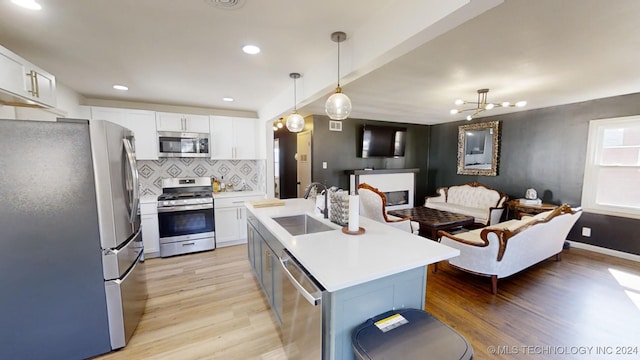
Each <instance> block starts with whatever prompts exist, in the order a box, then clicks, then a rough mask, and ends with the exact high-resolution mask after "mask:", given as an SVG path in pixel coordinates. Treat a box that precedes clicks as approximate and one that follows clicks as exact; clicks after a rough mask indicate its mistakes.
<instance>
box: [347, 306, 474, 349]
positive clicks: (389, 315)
mask: <svg viewBox="0 0 640 360" xmlns="http://www.w3.org/2000/svg"><path fill="white" fill-rule="evenodd" d="M351 342H352V347H353V351H354V353H355V356H356V359H358V360H391V359H402V360H426V359H438V360H449V359H451V360H459V359H464V360H468V359H473V348H472V347H471V344H469V342H468V341H467V340H466V339H465V338H464V337H463V336H462V335H460V334H458V332H456V331H455V330H453V329H452V328H450V327H449V326H447V325H445V324H443V323H442V322H441V321H440V320H438V319H436V318H434V317H433V316H432V315H431V314H429V313H428V312H425V311H422V310H419V309H400V310H392V311H387V312H385V313H383V314H380V315H378V316H375V317H373V318H371V319H369V320H367V321H366V322H365V323H364V324H362V325H360V326H358V327H357V328H356V329H355V330H354V331H353V333H352V334H351Z"/></svg>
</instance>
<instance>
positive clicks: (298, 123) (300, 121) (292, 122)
mask: <svg viewBox="0 0 640 360" xmlns="http://www.w3.org/2000/svg"><path fill="white" fill-rule="evenodd" d="M289 77H290V78H292V79H293V112H292V113H291V115H289V116H287V122H286V124H287V129H289V131H291V132H294V133H296V132H300V131H302V129H304V118H303V117H302V115H300V114H298V109H297V108H296V106H297V100H296V92H297V91H296V90H297V88H296V79H299V78H300V74H299V73H291V74H289Z"/></svg>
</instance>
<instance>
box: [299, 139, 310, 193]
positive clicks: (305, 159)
mask: <svg viewBox="0 0 640 360" xmlns="http://www.w3.org/2000/svg"><path fill="white" fill-rule="evenodd" d="M296 163H297V168H298V171H297V174H298V181H297V183H296V184H297V185H298V197H299V198H300V197H302V196H303V195H304V192H305V190H306V189H307V187H308V186H309V184H311V131H303V132H301V133H298V146H297V148H296Z"/></svg>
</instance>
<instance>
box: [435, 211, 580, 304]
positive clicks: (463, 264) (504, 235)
mask: <svg viewBox="0 0 640 360" xmlns="http://www.w3.org/2000/svg"><path fill="white" fill-rule="evenodd" d="M580 215H582V209H580V208H577V209H572V208H571V207H569V206H568V205H566V204H564V205H562V206H560V207H558V208H556V209H555V210H551V211H547V212H544V213H541V214H538V215H535V216H527V217H524V218H523V219H521V220H509V221H505V222H502V223H499V224H496V225H492V226H488V227H485V228H482V229H476V230H473V231H469V232H465V233H459V234H456V235H453V234H450V233H448V232H446V231H439V232H438V235H439V236H441V237H440V242H441V243H442V244H444V245H447V246H450V247H453V248H456V249H458V250H460V256H457V257H455V258H452V259H450V260H449V263H450V264H451V265H454V266H455V267H458V268H460V269H462V270H466V271H469V272H472V273H475V274H479V275H485V276H490V277H491V292H492V293H493V294H495V293H496V292H497V291H498V279H500V278H504V277H507V276H509V275H512V274H515V273H517V272H519V271H521V270H524V269H526V268H528V267H530V266H532V265H534V264H537V263H539V262H540V261H542V260H545V259H547V258H549V257H551V256H553V255H555V256H556V259H557V260H558V261H559V260H560V255H561V253H562V248H563V245H564V242H565V240H566V238H567V235H568V234H569V231H570V230H571V228H572V227H573V225H574V224H575V223H576V221H577V220H578V218H579V217H580Z"/></svg>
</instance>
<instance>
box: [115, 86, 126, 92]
mask: <svg viewBox="0 0 640 360" xmlns="http://www.w3.org/2000/svg"><path fill="white" fill-rule="evenodd" d="M113 88H114V89H116V90H120V91H127V90H129V88H128V87H126V86H124V85H113Z"/></svg>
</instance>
